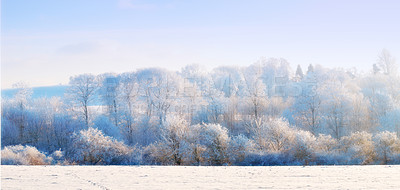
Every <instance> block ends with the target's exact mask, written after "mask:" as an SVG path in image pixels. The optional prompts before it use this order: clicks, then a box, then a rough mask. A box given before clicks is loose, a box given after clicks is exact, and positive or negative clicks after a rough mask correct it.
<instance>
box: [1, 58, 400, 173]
mask: <svg viewBox="0 0 400 190" xmlns="http://www.w3.org/2000/svg"><path fill="white" fill-rule="evenodd" d="M16 88H17V89H18V90H17V93H16V94H15V96H14V97H13V98H2V102H1V103H2V108H1V146H2V151H1V155H2V160H1V163H2V164H26V165H41V164H62V165H132V164H133V165H136V164H142V165H252V166H256V165H257V166H262V165H334V164H336V165H338V164H339V165H340V164H343V165H344V164H400V75H399V73H398V72H397V65H396V62H395V59H394V57H392V56H391V55H390V53H389V51H387V50H383V51H382V52H381V53H380V54H379V55H378V56H377V62H376V63H375V64H374V63H371V69H370V71H369V72H367V73H362V72H359V71H357V70H356V69H354V68H352V69H343V68H325V67H323V66H321V65H315V64H314V65H313V64H310V65H309V66H308V68H301V67H300V65H298V66H297V67H294V68H293V67H291V66H290V64H289V63H288V61H286V60H285V59H282V58H280V59H277V58H269V59H267V58H261V59H259V60H258V61H257V62H255V63H253V64H251V65H249V66H245V67H238V66H220V67H217V68H215V69H213V70H212V71H210V72H209V71H207V70H206V69H204V68H203V67H202V66H199V65H188V66H186V67H184V68H182V69H181V70H180V71H178V72H175V71H168V70H166V69H163V68H148V69H139V70H136V71H134V72H126V73H104V74H100V75H92V74H81V75H77V76H72V77H71V78H70V82H69V86H68V89H67V90H66V92H65V94H64V96H63V97H51V98H39V99H34V98H31V94H32V90H31V89H30V88H29V87H27V86H26V85H24V84H22V83H21V84H16Z"/></svg>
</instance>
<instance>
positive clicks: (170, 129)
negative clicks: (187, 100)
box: [146, 115, 188, 165]
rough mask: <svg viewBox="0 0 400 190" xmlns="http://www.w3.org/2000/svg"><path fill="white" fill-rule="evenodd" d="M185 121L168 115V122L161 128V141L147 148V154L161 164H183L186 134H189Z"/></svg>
mask: <svg viewBox="0 0 400 190" xmlns="http://www.w3.org/2000/svg"><path fill="white" fill-rule="evenodd" d="M187 125H188V124H187V122H186V120H185V119H183V118H181V117H179V116H175V115H168V116H167V118H166V121H165V122H164V123H163V124H162V125H161V126H160V127H161V134H160V137H159V139H160V140H159V141H158V142H156V143H154V144H151V145H150V146H148V147H147V149H146V153H147V154H149V156H150V157H152V160H153V161H154V162H156V163H159V164H172V165H181V164H183V160H184V154H185V152H186V151H185V146H183V145H184V144H185V142H184V141H185V133H186V132H187V128H188V127H187Z"/></svg>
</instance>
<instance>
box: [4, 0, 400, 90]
mask: <svg viewBox="0 0 400 190" xmlns="http://www.w3.org/2000/svg"><path fill="white" fill-rule="evenodd" d="M1 9H2V10H1V26H2V29H1V30H2V33H1V38H2V39H1V43H2V47H1V48H2V49H1V51H2V58H1V59H2V60H1V61H2V62H1V70H2V71H1V74H2V75H1V76H2V77H1V78H2V88H9V87H11V85H12V84H13V83H16V82H18V81H26V82H27V83H28V84H30V85H31V86H43V85H56V84H60V83H62V84H66V83H68V79H69V76H72V75H76V74H80V73H94V74H98V73H104V72H125V71H133V70H135V69H137V68H144V67H153V66H159V67H165V68H168V69H172V70H179V69H180V68H181V67H182V66H184V65H187V64H192V63H198V64H200V65H205V66H206V67H208V68H212V67H215V66H218V65H239V66H244V65H249V64H252V63H254V62H255V61H256V60H258V59H259V58H260V57H262V56H265V57H282V58H285V59H287V60H288V61H289V62H290V63H291V65H292V67H293V68H295V67H296V65H297V64H300V65H302V66H304V67H305V66H306V65H308V64H310V63H313V64H321V65H323V66H326V67H345V68H350V67H357V68H359V69H362V70H365V71H367V70H369V68H371V65H372V64H373V63H375V62H376V60H377V56H378V54H379V52H380V51H381V50H382V49H383V48H386V49H388V50H389V51H390V52H391V53H392V55H393V56H395V57H397V58H398V59H400V24H399V20H400V1H396V0H392V1H389V0H379V1H378V0H376V1H366V0H359V1H356V0H352V1H350V0H332V1H323V0H314V1H296V0H293V1H282V0H275V1H273V0H260V1H256V0H248V1H244V0H243V1H237V0H197V1H189V0H186V1H178V0H165V1H155V0H152V1H139V0H3V1H2V2H1ZM303 69H305V68H303Z"/></svg>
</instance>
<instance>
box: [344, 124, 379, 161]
mask: <svg viewBox="0 0 400 190" xmlns="http://www.w3.org/2000/svg"><path fill="white" fill-rule="evenodd" d="M341 146H342V147H341V151H342V152H343V154H345V155H346V156H347V157H349V159H350V160H349V164H371V163H373V162H374V159H375V157H376V153H375V151H374V144H373V141H372V134H370V133H367V132H365V131H362V132H355V133H352V134H351V135H349V136H345V137H342V138H341Z"/></svg>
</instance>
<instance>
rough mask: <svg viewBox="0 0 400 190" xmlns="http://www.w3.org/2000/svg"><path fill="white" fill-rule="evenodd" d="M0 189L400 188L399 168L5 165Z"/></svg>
mask: <svg viewBox="0 0 400 190" xmlns="http://www.w3.org/2000/svg"><path fill="white" fill-rule="evenodd" d="M1 187H2V188H1V189H3V190H5V189H13V190H15V189H40V190H44V189H318V190H319V189H399V188H400V166H311V167H302V166H295V167H293V166H278V167H234V166H232V167H183V166H182V167H176V166H175V167H174V166H140V167H138V166H1Z"/></svg>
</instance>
